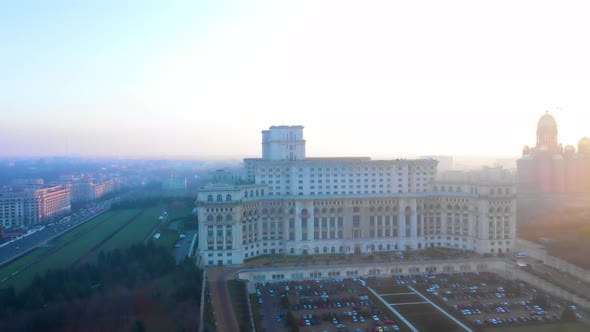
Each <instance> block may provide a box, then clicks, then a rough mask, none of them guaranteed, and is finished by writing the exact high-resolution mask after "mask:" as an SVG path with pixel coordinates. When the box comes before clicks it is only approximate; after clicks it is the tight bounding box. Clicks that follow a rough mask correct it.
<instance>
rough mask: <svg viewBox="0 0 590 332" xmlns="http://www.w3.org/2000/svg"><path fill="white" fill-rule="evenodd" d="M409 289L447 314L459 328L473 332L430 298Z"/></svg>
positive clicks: (412, 288)
mask: <svg viewBox="0 0 590 332" xmlns="http://www.w3.org/2000/svg"><path fill="white" fill-rule="evenodd" d="M408 288H409V289H411V290H412V291H414V292H416V295H418V296H420V297H421V298H423V299H424V301H426V302H428V303H430V304H431V305H432V306H433V307H435V308H436V309H438V311H440V312H442V313H443V314H445V316H447V317H449V318H450V319H452V320H453V321H454V322H455V323H457V324H458V325H459V326H461V327H462V328H464V329H465V331H467V332H473V330H472V329H470V328H469V327H467V325H465V324H463V323H461V322H460V321H459V320H457V319H456V318H455V317H453V316H451V315H450V314H449V313H448V312H446V311H445V310H443V309H442V308H441V307H439V306H438V305H436V303H434V302H432V301H430V300H429V299H428V298H426V296H424V295H422V294H420V293H419V292H418V291H417V290H415V289H414V287H412V286H408Z"/></svg>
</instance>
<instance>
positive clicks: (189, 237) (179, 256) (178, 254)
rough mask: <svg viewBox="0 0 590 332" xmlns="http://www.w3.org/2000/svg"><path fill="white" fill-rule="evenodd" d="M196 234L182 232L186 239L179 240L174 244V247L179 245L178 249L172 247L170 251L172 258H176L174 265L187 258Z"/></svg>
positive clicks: (194, 232)
mask: <svg viewBox="0 0 590 332" xmlns="http://www.w3.org/2000/svg"><path fill="white" fill-rule="evenodd" d="M196 233H197V230H190V231H186V232H184V234H185V235H186V238H184V239H179V240H178V241H177V242H176V245H179V247H174V249H172V255H174V257H175V258H176V263H180V262H182V261H183V260H184V259H185V258H186V256H188V253H189V250H190V248H191V244H192V241H193V238H194V237H195V234H196Z"/></svg>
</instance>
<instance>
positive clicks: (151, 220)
mask: <svg viewBox="0 0 590 332" xmlns="http://www.w3.org/2000/svg"><path fill="white" fill-rule="evenodd" d="M160 211H161V209H160V208H157V207H154V208H151V209H148V210H145V211H144V212H143V213H142V214H141V215H140V216H139V217H137V218H136V219H135V220H133V221H132V222H131V223H130V224H129V225H127V226H126V227H125V228H123V229H122V230H121V231H119V232H118V233H117V234H115V235H114V236H113V237H112V238H110V239H109V240H108V241H107V242H105V243H103V244H102V246H101V247H100V248H98V250H97V251H96V255H98V253H99V252H100V251H105V252H106V251H109V250H113V249H115V248H120V249H123V248H128V247H130V246H131V245H133V244H137V243H142V242H143V241H144V240H145V239H146V237H147V236H148V235H150V233H151V232H152V230H153V229H154V227H155V226H156V224H157V223H158V217H159V216H160ZM122 222H124V221H122Z"/></svg>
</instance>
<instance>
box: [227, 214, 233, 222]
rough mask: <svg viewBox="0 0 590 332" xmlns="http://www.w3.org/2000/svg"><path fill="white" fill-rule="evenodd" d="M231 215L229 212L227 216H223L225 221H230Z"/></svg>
mask: <svg viewBox="0 0 590 332" xmlns="http://www.w3.org/2000/svg"><path fill="white" fill-rule="evenodd" d="M232 219H233V218H232V216H231V214H228V215H227V216H225V221H232Z"/></svg>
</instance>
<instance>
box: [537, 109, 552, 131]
mask: <svg viewBox="0 0 590 332" xmlns="http://www.w3.org/2000/svg"><path fill="white" fill-rule="evenodd" d="M547 127H557V121H555V118H554V117H553V115H551V114H549V112H545V114H543V116H542V117H541V118H540V119H539V122H538V123H537V128H547Z"/></svg>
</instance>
